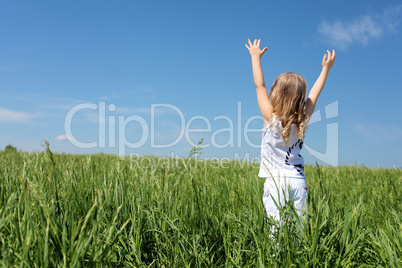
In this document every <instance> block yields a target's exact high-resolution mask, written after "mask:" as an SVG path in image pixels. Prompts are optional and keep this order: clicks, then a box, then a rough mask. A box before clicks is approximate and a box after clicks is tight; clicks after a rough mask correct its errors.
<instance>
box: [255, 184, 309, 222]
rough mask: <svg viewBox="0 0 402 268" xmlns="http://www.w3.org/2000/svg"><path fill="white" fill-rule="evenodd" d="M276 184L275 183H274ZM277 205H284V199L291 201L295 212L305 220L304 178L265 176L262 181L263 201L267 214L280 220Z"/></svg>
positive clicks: (305, 188) (305, 196) (305, 194)
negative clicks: (263, 181)
mask: <svg viewBox="0 0 402 268" xmlns="http://www.w3.org/2000/svg"><path fill="white" fill-rule="evenodd" d="M275 184H276V185H275ZM274 200H275V201H276V203H277V204H278V206H279V207H284V206H285V201H290V200H291V201H293V205H294V208H295V210H296V213H297V214H298V215H299V217H300V218H301V219H302V218H303V215H305V217H306V218H305V219H306V220H307V213H306V212H307V183H306V180H305V178H283V177H281V178H266V179H265V183H264V195H263V197H262V202H263V203H264V207H265V210H266V212H267V216H268V217H269V216H272V217H273V218H274V219H275V220H276V221H279V220H280V215H279V208H278V207H277V206H276V204H275V202H274Z"/></svg>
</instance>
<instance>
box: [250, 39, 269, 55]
mask: <svg viewBox="0 0 402 268" xmlns="http://www.w3.org/2000/svg"><path fill="white" fill-rule="evenodd" d="M247 40H248V45H247V44H246V48H247V49H248V51H249V52H250V55H251V57H252V58H253V57H258V58H261V57H262V55H264V53H265V51H267V50H268V48H264V49H263V50H261V49H260V43H261V40H260V39H258V40H257V39H255V40H254V43H253V44H252V43H251V41H250V39H247Z"/></svg>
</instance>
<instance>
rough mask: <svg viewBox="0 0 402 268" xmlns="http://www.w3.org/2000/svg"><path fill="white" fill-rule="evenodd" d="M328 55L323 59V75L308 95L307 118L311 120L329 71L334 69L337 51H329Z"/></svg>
mask: <svg viewBox="0 0 402 268" xmlns="http://www.w3.org/2000/svg"><path fill="white" fill-rule="evenodd" d="M327 53H328V54H324V57H323V59H322V70H321V74H320V76H319V77H318V79H317V81H315V83H314V86H313V87H312V88H311V90H310V94H309V95H308V98H307V107H306V115H307V118H309V120H310V117H311V115H312V114H313V112H314V109H315V105H316V104H317V100H318V97H319V96H320V94H321V91H322V89H323V88H324V85H325V81H326V80H327V77H328V73H329V70H330V69H331V68H332V66H333V65H334V62H335V50H332V54H331V52H329V50H327Z"/></svg>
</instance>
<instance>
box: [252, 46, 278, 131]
mask: <svg viewBox="0 0 402 268" xmlns="http://www.w3.org/2000/svg"><path fill="white" fill-rule="evenodd" d="M260 43H261V40H260V39H258V40H257V39H255V40H254V43H251V41H250V39H248V45H247V44H246V48H247V49H248V51H249V52H250V55H251V64H252V67H253V77H254V84H255V88H256V90H257V101H258V106H259V107H260V111H261V115H262V117H263V119H264V127H265V126H266V125H267V124H268V122H270V121H271V116H272V113H273V107H272V104H271V102H270V101H269V97H268V92H267V89H266V88H265V82H264V75H263V74H262V69H261V57H262V55H264V53H265V51H267V49H268V48H264V49H263V50H261V49H260Z"/></svg>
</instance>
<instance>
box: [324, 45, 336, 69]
mask: <svg viewBox="0 0 402 268" xmlns="http://www.w3.org/2000/svg"><path fill="white" fill-rule="evenodd" d="M327 53H328V54H324V58H323V59H322V68H323V69H324V68H327V69H328V71H329V69H331V68H332V66H333V65H334V62H335V50H334V49H333V50H332V54H331V52H329V50H327Z"/></svg>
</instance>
